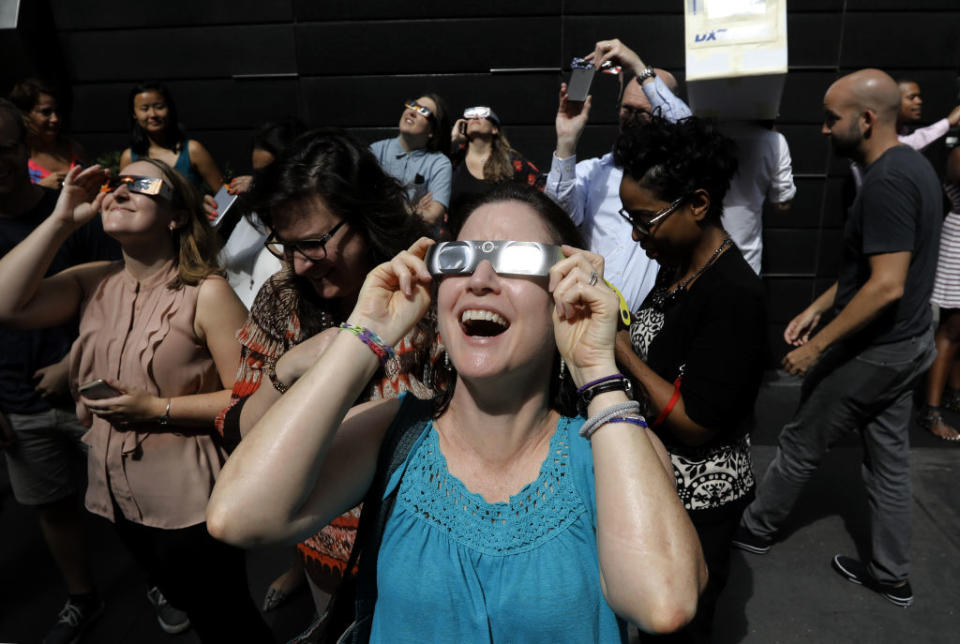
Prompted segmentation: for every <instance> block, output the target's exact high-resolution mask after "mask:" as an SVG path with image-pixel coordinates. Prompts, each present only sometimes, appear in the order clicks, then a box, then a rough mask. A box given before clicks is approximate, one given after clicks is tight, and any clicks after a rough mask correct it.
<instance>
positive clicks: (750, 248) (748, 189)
mask: <svg viewBox="0 0 960 644" xmlns="http://www.w3.org/2000/svg"><path fill="white" fill-rule="evenodd" d="M721 129H722V131H723V133H724V134H726V135H727V136H729V137H730V138H731V139H733V140H734V141H736V142H737V160H738V162H739V166H738V169H737V174H736V175H734V177H733V180H731V182H730V190H728V191H727V196H726V197H725V198H724V200H723V227H724V228H725V229H726V230H727V232H728V233H730V237H731V238H732V239H733V241H734V243H735V244H736V245H737V246H738V247H739V248H740V251H741V252H742V253H743V257H744V259H746V260H747V263H748V264H750V268H752V269H753V270H754V272H755V273H756V274H757V275H759V274H760V260H761V256H762V255H763V225H762V223H763V222H762V218H763V202H764V201H768V202H770V203H784V202H787V201H790V200H791V199H793V196H794V195H795V194H796V192H797V187H796V185H794V183H793V168H792V165H791V159H790V148H789V146H788V145H787V140H786V139H785V138H784V137H783V135H782V134H780V133H779V132H774V131H773V130H769V129H766V128H763V127H761V126H759V125H752V124H748V123H736V124H725V125H723V126H721Z"/></svg>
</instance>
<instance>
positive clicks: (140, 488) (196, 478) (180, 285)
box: [0, 159, 271, 642]
mask: <svg viewBox="0 0 960 644" xmlns="http://www.w3.org/2000/svg"><path fill="white" fill-rule="evenodd" d="M106 179H107V174H106V173H105V171H104V170H103V169H101V168H100V167H99V166H93V167H91V168H88V169H86V170H83V171H81V170H80V169H79V168H74V169H71V170H70V171H69V172H68V173H67V175H66V178H65V180H64V184H63V191H62V193H61V195H60V199H59V201H58V202H57V206H56V208H55V210H54V212H53V214H51V215H50V217H48V218H47V219H46V221H45V222H44V223H43V224H42V225H41V226H39V227H38V228H37V229H36V230H35V231H34V232H33V233H32V234H31V235H30V236H29V237H28V238H27V239H26V240H24V241H23V242H22V243H21V244H19V245H18V246H17V247H16V248H14V249H13V250H12V251H10V252H9V253H8V254H7V255H6V256H5V257H3V259H2V260H0V274H2V275H3V277H4V282H5V286H6V288H5V289H4V290H3V292H2V293H0V323H3V324H15V325H19V326H25V327H42V326H48V325H53V324H63V323H65V322H66V321H68V320H70V319H72V318H73V317H74V316H75V315H77V314H78V313H79V315H80V327H79V330H80V335H79V338H78V339H77V341H76V343H75V344H74V347H73V350H72V352H71V356H70V363H71V367H70V373H71V386H72V387H73V389H74V391H75V397H76V399H77V411H78V415H79V416H80V418H81V419H82V420H84V422H85V423H86V424H88V425H89V427H90V431H88V432H87V434H86V435H85V436H84V441H85V442H86V443H87V444H88V445H89V452H88V479H89V483H88V487H87V494H86V505H87V508H88V509H89V510H90V511H91V512H93V513H95V514H99V515H100V516H103V517H105V518H107V519H108V520H110V521H112V522H113V523H114V524H115V525H116V528H117V532H118V533H119V535H120V537H121V538H122V540H123V541H124V542H125V544H126V545H127V546H128V547H129V548H130V550H131V551H132V553H133V555H134V557H135V558H136V559H137V561H138V562H139V563H140V565H141V566H143V568H144V569H145V570H146V571H147V573H148V576H149V577H150V578H151V580H152V582H153V583H155V584H156V585H157V586H158V587H159V589H160V590H161V591H162V593H163V595H165V596H166V597H167V598H169V600H170V601H171V602H172V603H173V605H175V606H177V607H179V608H181V609H183V610H185V611H186V612H187V614H188V616H189V618H190V621H191V622H192V623H193V625H194V626H195V628H196V630H197V633H198V634H199V635H200V638H201V639H202V640H203V641H205V642H206V641H221V640H222V641H237V642H239V641H244V642H259V641H269V640H270V639H271V635H270V630H269V629H268V628H267V626H266V624H265V623H264V622H263V620H262V619H261V617H260V615H259V613H258V611H257V609H256V606H255V605H254V604H253V601H252V599H251V598H250V594H249V590H248V586H247V580H246V570H245V565H244V559H243V554H242V551H240V550H237V549H234V548H231V547H229V546H226V545H224V544H222V543H220V542H218V541H216V540H214V539H213V538H211V537H210V536H209V534H208V533H207V530H206V524H205V523H204V511H205V508H206V504H207V499H208V497H209V495H210V491H211V489H212V488H213V484H214V481H215V480H216V477H217V475H218V474H219V472H220V468H221V467H222V465H223V463H224V461H225V460H226V451H225V450H224V449H223V447H222V445H221V444H219V442H218V441H217V440H216V436H217V434H216V432H214V431H213V420H214V417H215V416H216V415H217V412H218V411H219V410H220V409H222V408H223V407H224V406H226V404H227V401H228V400H229V398H230V389H231V386H232V385H233V378H234V373H235V371H236V365H237V363H238V362H239V359H240V345H239V344H238V343H237V341H236V339H235V337H234V334H235V333H236V331H237V329H238V328H240V326H241V325H242V324H243V321H244V319H245V317H246V310H245V309H244V307H243V304H242V303H241V302H240V300H239V299H237V297H236V296H235V295H234V293H233V291H232V290H231V289H230V287H229V285H228V284H227V282H226V281H225V280H224V279H223V278H222V277H221V276H220V275H219V274H218V269H217V267H216V265H214V264H212V263H211V260H210V259H209V258H213V257H216V250H215V248H216V247H215V242H214V238H213V232H212V230H211V229H210V228H209V226H208V225H207V223H206V218H205V216H204V215H203V210H202V207H201V201H200V197H199V195H198V194H197V192H196V190H195V189H194V188H193V187H192V186H191V185H190V184H189V182H188V181H187V180H186V179H184V178H183V177H182V176H181V175H180V174H179V173H177V172H175V171H174V170H172V169H171V168H170V167H169V166H167V165H166V164H164V163H162V162H159V161H156V160H153V159H143V160H140V161H137V162H135V163H131V164H130V165H128V166H126V167H125V168H124V169H123V171H122V172H121V174H120V176H119V177H117V178H116V179H114V180H112V181H110V183H109V186H110V189H101V186H102V185H103V184H104V182H105V180H106ZM98 211H102V218H103V227H104V230H105V231H106V232H107V233H108V234H109V235H111V236H112V237H114V238H116V239H117V241H119V242H120V244H121V246H122V248H123V261H121V262H96V263H90V264H84V265H80V266H76V267H73V268H71V269H69V270H65V271H62V272H60V273H57V274H55V275H52V276H50V277H46V278H44V274H45V273H46V272H47V269H48V267H49V265H50V261H51V259H52V258H53V256H54V254H55V252H56V250H57V248H58V247H59V246H60V244H62V243H63V241H64V240H65V239H66V238H67V236H68V235H69V234H70V233H71V232H72V231H73V230H75V229H76V228H77V227H78V226H80V225H82V224H84V223H86V222H87V221H89V220H90V219H92V218H93V217H95V216H96V214H97V212H98ZM100 379H102V380H104V381H105V383H106V386H104V385H101V386H100V387H99V389H100V391H99V393H92V392H89V391H88V390H87V388H86V387H84V385H87V384H89V383H92V382H94V381H96V380H100ZM78 389H82V390H83V393H81V392H80V391H78ZM161 625H162V624H161Z"/></svg>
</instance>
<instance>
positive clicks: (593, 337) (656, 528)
mask: <svg viewBox="0 0 960 644" xmlns="http://www.w3.org/2000/svg"><path fill="white" fill-rule="evenodd" d="M564 252H565V253H568V254H569V256H568V257H567V258H566V259H564V260H563V261H561V262H560V263H558V264H556V265H555V266H554V267H553V268H552V269H551V271H550V290H551V291H552V292H553V297H554V301H555V302H556V310H555V313H554V332H555V335H556V339H557V347H558V348H559V350H560V353H561V355H563V357H564V359H565V360H566V362H567V365H568V366H569V368H570V375H571V376H572V378H573V380H574V382H575V383H576V384H577V385H578V386H582V385H583V384H584V383H586V382H591V381H593V380H596V379H599V378H603V377H607V376H610V375H613V374H615V373H617V367H616V363H615V361H614V341H615V335H616V330H617V317H618V303H617V297H616V295H614V293H613V292H612V291H611V290H609V289H608V288H607V287H606V286H605V284H604V282H603V280H602V279H598V278H600V277H602V275H603V258H602V257H600V256H599V255H594V254H592V253H586V252H583V251H579V252H577V251H576V249H573V248H570V247H569V246H564ZM626 401H627V396H626V394H625V393H624V392H622V391H612V392H606V393H601V394H599V395H597V396H595V397H594V398H593V400H592V401H591V402H590V405H589V407H588V408H587V414H588V416H594V415H596V414H599V413H600V412H602V411H603V410H604V409H606V408H608V407H609V406H610V405H615V404H617V403H624V402H626ZM591 444H592V448H593V464H594V467H593V469H594V472H595V477H596V497H597V498H596V501H597V550H598V552H599V558H600V582H601V585H602V587H603V593H604V596H605V597H606V599H607V602H608V603H609V604H610V607H611V608H613V610H614V611H616V613H617V614H618V615H620V616H621V617H623V618H625V619H627V620H629V621H631V622H633V623H634V624H637V625H638V626H640V627H641V628H643V629H644V630H646V631H649V632H656V633H659V632H671V631H674V630H676V629H678V628H680V627H681V626H683V624H685V623H686V622H688V621H689V620H690V619H691V618H692V617H693V615H694V613H695V612H696V606H697V597H698V595H699V593H700V591H701V590H702V589H703V587H704V585H705V584H706V579H707V572H706V565H705V564H704V562H703V555H702V553H701V549H700V542H699V539H698V538H697V533H696V531H695V530H694V527H693V524H692V523H691V522H690V518H689V517H688V516H687V513H686V511H685V510H684V509H683V505H681V503H680V500H679V498H678V497H677V491H676V487H675V484H674V479H673V470H672V468H671V466H670V462H669V458H668V457H667V456H666V453H665V451H664V449H663V445H662V444H660V441H659V440H658V439H657V438H656V436H654V434H653V433H652V432H651V431H649V430H647V429H643V428H641V427H637V426H636V425H633V424H630V423H625V422H616V423H614V422H611V423H607V424H605V425H602V426H601V427H600V428H599V429H598V430H597V431H596V433H595V434H594V435H593V437H592V439H591Z"/></svg>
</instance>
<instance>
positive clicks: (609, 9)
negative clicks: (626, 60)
mask: <svg viewBox="0 0 960 644" xmlns="http://www.w3.org/2000/svg"><path fill="white" fill-rule="evenodd" d="M678 4H679V3H678V2H677V0H643V2H637V0H604V2H597V1H596V0H564V2H563V8H564V11H565V12H566V13H567V15H571V14H593V15H597V14H610V13H613V14H618V15H624V16H628V15H631V14H638V13H669V14H676V13H677V12H678V11H680V9H681V8H680V7H679V6H678ZM627 33H628V32H627V31H624V30H621V31H619V32H617V33H614V34H613V35H611V36H609V37H610V38H620V39H621V40H624V37H623V35H624V34H627Z"/></svg>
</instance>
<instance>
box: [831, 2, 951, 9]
mask: <svg viewBox="0 0 960 644" xmlns="http://www.w3.org/2000/svg"><path fill="white" fill-rule="evenodd" d="M956 8H957V0H847V10H848V11H890V10H895V9H902V10H906V11H918V10H923V9H927V10H936V9H945V10H948V9H953V10H956Z"/></svg>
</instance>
